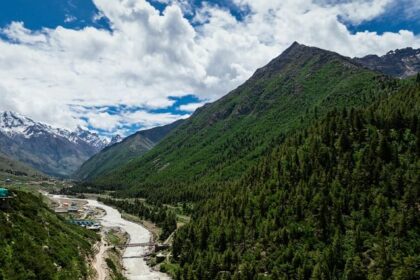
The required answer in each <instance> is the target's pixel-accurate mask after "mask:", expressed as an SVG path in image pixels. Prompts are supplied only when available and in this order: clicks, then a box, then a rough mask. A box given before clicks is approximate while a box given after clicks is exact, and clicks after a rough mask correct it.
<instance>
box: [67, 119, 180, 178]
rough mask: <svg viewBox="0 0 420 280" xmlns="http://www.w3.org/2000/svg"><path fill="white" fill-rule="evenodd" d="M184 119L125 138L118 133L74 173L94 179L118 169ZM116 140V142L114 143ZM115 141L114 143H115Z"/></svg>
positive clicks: (142, 152) (74, 175)
mask: <svg viewBox="0 0 420 280" xmlns="http://www.w3.org/2000/svg"><path fill="white" fill-rule="evenodd" d="M182 122H183V121H182V120H179V121H176V122H174V123H172V124H169V125H165V126H161V127H155V128H152V129H148V130H143V131H139V132H137V133H135V134H133V135H131V136H129V137H127V138H125V139H124V140H121V137H120V136H119V135H118V136H116V137H114V138H113V139H112V140H111V144H110V145H109V146H108V147H107V148H105V149H103V150H102V151H100V152H99V153H97V154H95V155H94V156H93V157H91V158H90V159H89V160H87V161H86V162H85V163H83V165H82V166H81V167H80V168H79V169H78V170H77V171H76V173H75V174H73V177H74V178H76V179H79V180H89V181H90V180H92V179H95V178H96V177H98V176H102V175H104V174H106V173H107V172H109V171H110V170H113V169H116V168H117V167H118V166H122V165H124V164H126V163H128V162H129V161H130V160H132V159H134V158H137V157H139V156H141V155H143V154H144V153H146V152H147V151H149V150H151V149H152V148H153V147H154V146H155V145H156V144H157V143H159V142H160V141H161V140H162V139H163V138H164V137H166V135H167V134H168V133H170V132H171V131H172V130H173V129H175V128H176V127H178V126H179V125H181V124H182ZM114 142H115V143H114ZM113 143H114V144H113Z"/></svg>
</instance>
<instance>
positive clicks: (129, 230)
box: [50, 196, 170, 280]
mask: <svg viewBox="0 0 420 280" xmlns="http://www.w3.org/2000/svg"><path fill="white" fill-rule="evenodd" d="M50 198H52V199H53V200H55V201H57V202H58V204H59V205H62V204H63V203H64V202H63V200H65V201H68V200H69V199H68V198H67V197H63V196H50ZM74 201H79V203H81V204H82V205H83V204H86V203H87V204H86V206H87V207H88V208H89V209H101V210H103V211H102V212H103V213H102V215H101V216H99V217H98V216H96V217H95V219H97V220H98V221H99V222H100V223H101V225H102V227H103V228H102V230H101V235H102V239H101V242H100V246H99V250H98V253H97V255H96V257H95V261H94V263H93V266H94V268H95V270H96V271H97V276H98V278H97V279H100V280H105V279H108V276H107V275H108V274H109V269H108V265H107V261H106V259H107V258H108V253H107V252H108V251H109V250H111V249H112V248H114V247H115V246H113V245H112V244H109V243H108V242H107V240H106V238H105V235H106V233H107V232H108V231H110V230H112V229H116V228H118V229H119V230H120V232H125V233H126V234H127V238H128V242H127V244H126V245H127V246H128V247H126V248H125V249H124V250H123V252H122V265H123V267H124V270H125V273H124V276H125V277H126V278H127V279H129V280H166V279H170V277H169V276H167V275H166V274H163V273H160V272H157V271H154V270H153V269H151V268H150V267H149V266H148V265H147V263H146V261H145V260H144V257H145V255H147V254H148V252H149V247H147V246H137V245H136V244H146V243H151V241H152V240H153V236H152V234H151V232H149V231H148V230H147V229H146V228H145V227H144V226H142V225H140V224H137V223H134V222H131V221H128V220H126V219H124V218H122V216H121V213H120V212H119V211H118V210H116V209H114V208H112V207H109V206H107V205H105V204H103V203H101V202H98V201H96V200H93V199H86V200H75V199H71V201H70V202H66V203H72V202H74ZM94 213H96V215H97V213H98V212H97V211H94ZM84 216H85V215H84ZM130 245H132V246H133V247H130Z"/></svg>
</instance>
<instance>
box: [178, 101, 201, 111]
mask: <svg viewBox="0 0 420 280" xmlns="http://www.w3.org/2000/svg"><path fill="white" fill-rule="evenodd" d="M204 104H206V103H205V102H200V103H190V104H185V105H181V106H179V108H178V109H179V110H181V111H185V112H194V111H195V110H197V108H200V107H202V106H204Z"/></svg>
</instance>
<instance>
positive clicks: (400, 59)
mask: <svg viewBox="0 0 420 280" xmlns="http://www.w3.org/2000/svg"><path fill="white" fill-rule="evenodd" d="M354 60H355V61H357V62H359V63H360V64H362V65H363V66H365V67H367V68H369V69H372V70H376V71H379V72H382V73H385V74H387V75H390V76H394V77H398V78H406V77H410V76H414V75H416V74H417V73H419V72H420V49H413V48H405V49H401V50H395V51H390V52H388V53H387V54H386V55H384V56H377V55H368V56H365V57H362V58H355V59H354Z"/></svg>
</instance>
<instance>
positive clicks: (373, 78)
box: [95, 43, 396, 202]
mask: <svg viewBox="0 0 420 280" xmlns="http://www.w3.org/2000/svg"><path fill="white" fill-rule="evenodd" d="M388 83H391V84H393V83H396V81H395V80H393V79H391V78H387V77H386V76H383V75H381V74H379V73H377V72H373V71H371V70H368V69H366V68H364V67H362V66H361V65H360V64H359V63H357V62H355V61H354V60H352V59H350V58H347V57H343V56H341V55H339V54H337V53H334V52H329V51H325V50H322V49H318V48H314V47H308V46H304V45H301V44H298V43H294V44H293V45H292V46H290V47H289V48H288V49H287V50H286V51H285V52H284V53H283V54H281V55H280V56H279V57H277V58H275V59H274V60H272V61H271V62H270V63H269V64H268V65H267V66H265V67H263V68H261V69H258V70H257V71H256V72H255V74H254V75H253V76H252V77H251V78H250V79H249V80H248V81H247V82H245V83H244V84H243V85H241V86H239V87H238V88H237V89H235V90H233V91H232V92H230V93H229V94H227V95H226V96H224V97H223V98H221V99H220V100H218V101H216V102H214V103H212V104H207V105H205V106H204V107H202V108H200V109H198V110H197V111H196V112H195V113H194V114H193V115H192V116H191V117H190V118H188V119H187V120H185V122H184V123H183V125H181V126H179V127H178V128H176V129H175V130H174V131H173V132H172V133H171V134H170V135H169V136H168V137H166V138H165V139H164V140H162V141H161V142H160V143H159V144H158V145H156V146H155V147H154V148H153V149H152V150H151V151H149V152H148V153H146V154H145V155H144V156H141V157H139V158H137V159H135V160H132V161H130V162H129V163H128V164H126V165H125V166H122V167H120V166H119V167H118V169H116V170H114V171H113V172H111V173H109V174H107V175H106V176H101V177H99V178H98V179H96V180H95V184H96V185H97V187H98V188H101V189H103V188H108V187H109V188H112V189H115V188H116V187H117V188H120V189H121V190H123V191H124V193H125V194H126V195H136V196H142V197H146V198H148V199H152V200H159V201H165V202H178V201H180V200H200V199H203V198H205V197H206V196H207V195H208V193H209V191H214V190H217V189H218V188H223V184H224V183H226V182H229V181H231V180H234V179H237V178H239V177H240V176H242V174H243V172H244V171H246V170H247V169H248V168H250V167H251V166H252V165H253V164H255V162H256V161H257V160H258V159H259V158H260V157H261V156H263V155H265V154H267V153H269V152H270V151H271V150H272V148H273V146H275V145H276V144H277V143H279V142H280V141H282V139H283V138H284V136H285V135H287V134H288V133H290V132H291V131H293V130H295V129H299V128H302V127H306V126H308V125H310V124H311V123H312V122H313V121H314V119H316V118H318V117H321V116H323V115H325V114H326V113H327V112H329V111H331V110H333V109H336V108H346V107H349V106H353V107H358V106H360V105H362V104H366V103H368V102H370V101H371V100H374V99H375V98H376V96H377V95H382V94H386V91H385V90H384V88H386V87H387V85H388Z"/></svg>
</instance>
